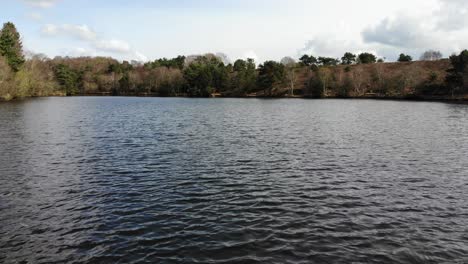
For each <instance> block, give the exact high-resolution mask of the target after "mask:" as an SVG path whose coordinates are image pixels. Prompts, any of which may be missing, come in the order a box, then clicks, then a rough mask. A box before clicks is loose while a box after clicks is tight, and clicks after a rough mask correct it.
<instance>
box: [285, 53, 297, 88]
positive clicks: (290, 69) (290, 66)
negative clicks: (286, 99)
mask: <svg viewBox="0 0 468 264" xmlns="http://www.w3.org/2000/svg"><path fill="white" fill-rule="evenodd" d="M281 64H283V65H284V66H285V67H286V70H287V79H288V82H289V89H290V95H291V96H294V83H295V82H296V79H297V76H296V66H297V63H296V61H295V60H294V59H293V58H291V57H284V58H282V59H281Z"/></svg>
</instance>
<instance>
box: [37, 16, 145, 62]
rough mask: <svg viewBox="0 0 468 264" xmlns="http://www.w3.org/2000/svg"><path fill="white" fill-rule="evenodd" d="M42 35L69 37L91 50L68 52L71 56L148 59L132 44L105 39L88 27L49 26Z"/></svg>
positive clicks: (44, 27)
mask: <svg viewBox="0 0 468 264" xmlns="http://www.w3.org/2000/svg"><path fill="white" fill-rule="evenodd" d="M41 32H42V34H43V35H45V36H50V37H58V36H62V37H69V38H74V39H77V40H80V41H83V42H85V43H87V44H88V45H89V46H90V48H89V49H84V48H77V49H74V50H72V51H68V52H67V54H68V55H69V56H85V55H88V56H96V55H97V54H103V55H109V54H110V55H116V54H117V55H120V56H122V57H125V58H126V59H130V60H132V59H136V60H139V61H147V60H148V59H147V58H146V57H145V56H144V55H143V54H142V53H140V52H138V51H136V50H133V49H132V47H131V46H130V44H128V43H127V42H125V41H122V40H118V39H105V38H103V37H101V36H99V35H98V34H97V33H96V32H95V31H94V30H92V29H91V28H90V27H88V26H87V25H71V24H62V25H54V24H47V25H45V26H43V27H42V30H41Z"/></svg>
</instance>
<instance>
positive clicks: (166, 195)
mask: <svg viewBox="0 0 468 264" xmlns="http://www.w3.org/2000/svg"><path fill="white" fill-rule="evenodd" d="M0 262H3V263H468V105H461V104H446V103H436V102H404V101H378V100H303V99H297V100H296V99H290V100H284V99H283V100H261V99H184V98H134V97H69V98H54V97H51V98H39V99H31V100H24V101H17V102H7V103H1V104H0Z"/></svg>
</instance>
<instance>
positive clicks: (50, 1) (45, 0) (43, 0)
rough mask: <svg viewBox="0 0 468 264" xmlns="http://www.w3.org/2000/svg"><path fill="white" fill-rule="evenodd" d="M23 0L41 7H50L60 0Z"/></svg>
mask: <svg viewBox="0 0 468 264" xmlns="http://www.w3.org/2000/svg"><path fill="white" fill-rule="evenodd" d="M21 1H22V2H24V3H26V4H28V5H30V6H34V7H40V8H49V7H52V6H54V5H55V4H57V3H58V2H59V0H21Z"/></svg>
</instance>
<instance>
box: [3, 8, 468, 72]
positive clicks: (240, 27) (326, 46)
mask: <svg viewBox="0 0 468 264" xmlns="http://www.w3.org/2000/svg"><path fill="white" fill-rule="evenodd" d="M467 1H468V0H391V1H390V0H352V1H350V0H347V1H345V0H133V1H127V0H79V1H78V0H2V8H1V9H0V22H3V23H4V22H7V21H11V22H13V23H15V24H16V26H17V28H18V30H19V31H20V33H21V35H22V40H23V46H24V48H25V50H28V51H30V52H34V53H43V54H45V55H47V56H49V57H55V56H111V57H114V58H117V59H120V60H137V61H148V60H154V59H157V58H162V57H168V58H170V57H176V56H177V55H186V56H187V55H197V54H204V53H224V54H226V55H227V56H228V57H229V58H230V60H231V61H234V60H236V59H239V58H243V59H246V58H254V59H255V60H256V61H257V62H260V63H261V62H263V61H265V60H277V61H279V60H280V59H281V58H282V57H285V56H290V57H293V58H296V59H297V58H299V57H300V56H301V55H302V54H311V55H314V56H329V57H335V58H341V56H342V55H343V54H344V53H345V52H347V51H350V52H353V53H359V52H371V53H374V54H375V55H377V56H378V57H381V58H386V60H387V61H394V60H396V58H397V57H398V55H399V54H400V53H406V54H410V55H411V56H413V57H414V58H415V59H418V58H419V57H420V55H421V54H422V53H423V52H424V51H426V50H430V49H432V50H439V51H441V52H442V53H443V55H444V56H449V55H451V54H453V53H457V52H460V51H461V50H463V49H467V48H468V4H467Z"/></svg>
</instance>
